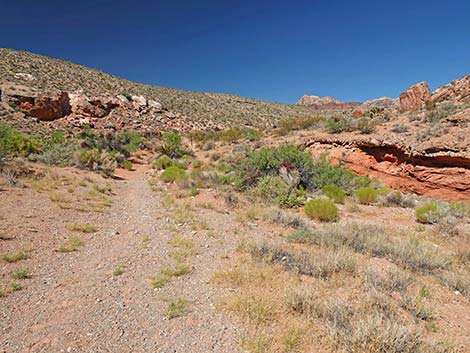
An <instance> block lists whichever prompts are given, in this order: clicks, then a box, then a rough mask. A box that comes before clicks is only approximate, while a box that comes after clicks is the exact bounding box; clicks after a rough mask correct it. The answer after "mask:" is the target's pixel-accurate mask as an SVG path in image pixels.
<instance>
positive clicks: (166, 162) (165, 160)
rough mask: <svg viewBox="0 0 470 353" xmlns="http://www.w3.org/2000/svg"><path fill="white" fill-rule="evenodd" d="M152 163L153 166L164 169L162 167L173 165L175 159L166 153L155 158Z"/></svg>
mask: <svg viewBox="0 0 470 353" xmlns="http://www.w3.org/2000/svg"><path fill="white" fill-rule="evenodd" d="M152 165H153V168H155V169H157V170H162V169H166V168H168V167H171V166H172V165H173V160H172V159H171V158H170V157H168V156H167V155H166V154H164V155H162V156H160V157H158V158H157V159H155V160H154V161H153V164H152Z"/></svg>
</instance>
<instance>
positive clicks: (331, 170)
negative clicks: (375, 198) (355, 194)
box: [312, 156, 372, 195]
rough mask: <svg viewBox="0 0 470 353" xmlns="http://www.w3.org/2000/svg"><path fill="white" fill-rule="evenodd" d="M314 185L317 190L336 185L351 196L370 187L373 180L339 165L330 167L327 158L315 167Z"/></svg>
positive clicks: (323, 158)
mask: <svg viewBox="0 0 470 353" xmlns="http://www.w3.org/2000/svg"><path fill="white" fill-rule="evenodd" d="M313 171H314V172H313V177H312V184H313V187H314V188H315V189H322V188H323V187H324V186H326V185H329V184H334V185H336V186H338V187H339V188H341V189H342V190H344V191H345V192H346V194H348V195H350V194H351V193H352V191H353V190H355V189H357V188H359V187H365V186H369V185H370V184H371V182H372V180H371V179H369V178H367V177H363V176H360V175H357V174H355V173H353V172H351V171H349V170H347V169H345V168H343V167H341V166H339V165H330V163H328V160H327V159H326V156H322V157H320V158H319V159H318V160H316V161H315V163H314V166H313Z"/></svg>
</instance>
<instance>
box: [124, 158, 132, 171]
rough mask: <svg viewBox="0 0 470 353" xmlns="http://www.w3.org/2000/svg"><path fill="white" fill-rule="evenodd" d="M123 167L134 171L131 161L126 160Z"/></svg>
mask: <svg viewBox="0 0 470 353" xmlns="http://www.w3.org/2000/svg"><path fill="white" fill-rule="evenodd" d="M122 167H123V168H124V169H126V170H132V162H131V161H128V160H125V161H124V162H123V163H122Z"/></svg>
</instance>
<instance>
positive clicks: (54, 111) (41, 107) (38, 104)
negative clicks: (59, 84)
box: [15, 92, 71, 121]
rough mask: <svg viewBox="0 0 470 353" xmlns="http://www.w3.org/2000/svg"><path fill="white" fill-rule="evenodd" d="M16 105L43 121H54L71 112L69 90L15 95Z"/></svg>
mask: <svg viewBox="0 0 470 353" xmlns="http://www.w3.org/2000/svg"><path fill="white" fill-rule="evenodd" d="M15 99H16V101H17V103H16V106H17V107H18V108H19V109H22V110H25V111H26V112H27V113H28V115H30V116H32V117H34V118H37V119H39V120H41V121H53V120H56V119H60V118H63V117H64V116H66V115H68V114H70V112H71V107H70V98H69V95H68V93H67V92H58V93H50V94H40V95H38V96H35V97H27V96H20V95H17V96H15Z"/></svg>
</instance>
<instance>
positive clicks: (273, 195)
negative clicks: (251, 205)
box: [253, 175, 305, 208]
mask: <svg viewBox="0 0 470 353" xmlns="http://www.w3.org/2000/svg"><path fill="white" fill-rule="evenodd" d="M253 194H254V195H255V196H257V197H259V198H261V199H263V200H264V201H267V202H272V203H275V204H277V205H278V206H280V207H287V208H290V207H296V206H300V205H301V204H302V203H303V200H304V196H305V195H304V193H303V192H302V191H301V190H298V189H296V188H290V187H289V186H288V185H287V184H286V182H285V181H284V180H282V179H281V178H280V177H278V176H271V175H268V176H265V177H263V178H261V179H259V181H258V185H257V186H256V188H255V189H254V190H253Z"/></svg>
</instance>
